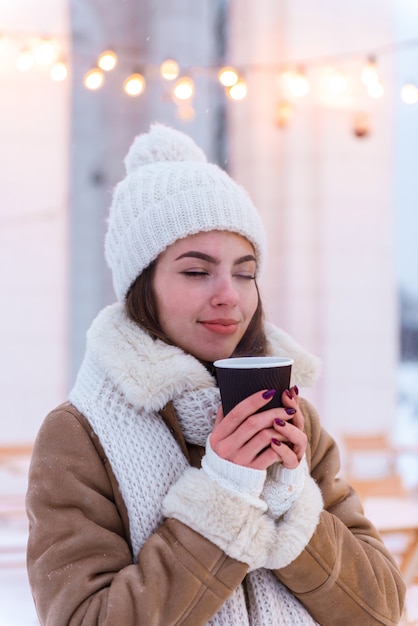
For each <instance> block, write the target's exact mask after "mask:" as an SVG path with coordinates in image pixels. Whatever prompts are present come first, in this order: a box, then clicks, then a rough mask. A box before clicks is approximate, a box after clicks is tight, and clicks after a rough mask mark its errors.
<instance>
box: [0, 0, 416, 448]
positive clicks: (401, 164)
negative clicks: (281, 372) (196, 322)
mask: <svg viewBox="0 0 418 626" xmlns="http://www.w3.org/2000/svg"><path fill="white" fill-rule="evenodd" d="M39 7H40V3H39V2H38V3H37V6H36V8H35V6H33V5H32V4H31V3H29V2H28V1H25V0H19V1H17V2H14V3H13V4H12V3H10V2H6V3H3V4H2V7H1V9H0V11H1V29H2V32H1V39H0V42H1V56H0V81H1V93H2V97H1V101H0V112H1V124H0V138H1V141H0V159H1V170H0V181H1V214H0V219H1V223H0V226H1V231H0V267H1V270H0V272H1V298H2V324H1V327H0V340H1V357H0V358H1V361H0V367H1V377H0V385H1V398H2V423H3V425H4V426H3V429H2V435H1V439H2V440H3V441H5V442H16V441H25V442H31V441H32V440H33V438H34V436H35V433H36V431H37V429H38V427H39V425H40V423H41V421H42V419H43V417H44V415H45V414H46V412H47V411H48V410H49V409H50V408H52V407H53V406H54V405H56V404H57V403H59V402H60V401H61V400H63V399H65V398H66V395H67V393H68V390H69V388H70V387H71V385H72V383H73V381H74V377H75V375H76V371H77V368H78V366H79V364H80V361H81V358H82V354H83V350H84V344H85V333H86V329H87V328H88V326H89V325H90V323H91V321H92V319H93V318H94V317H95V315H96V314H97V312H98V311H99V310H100V308H101V307H102V306H103V305H105V304H106V303H108V302H111V301H112V299H113V291H112V287H111V280H110V275H109V272H108V269H107V267H106V266H105V263H104V260H103V235H104V232H105V228H106V216H107V212H108V207H109V204H110V199H111V192H112V189H113V187H114V185H115V183H116V182H117V181H118V180H119V179H120V178H121V176H122V175H123V164H122V159H123V157H124V156H125V154H126V152H127V150H128V148H129V145H130V143H131V141H132V139H133V137H134V135H136V134H137V133H139V132H143V131H146V130H147V128H148V127H149V124H150V123H151V122H153V121H159V122H163V123H167V124H170V125H173V126H175V127H177V128H179V129H181V130H184V131H186V132H187V133H190V135H192V136H193V137H194V138H195V139H196V141H197V142H198V143H199V144H200V145H201V146H202V147H203V148H204V149H205V150H206V151H207V153H208V155H209V158H210V159H211V160H214V161H217V162H218V163H219V164H220V165H221V166H222V167H225V168H226V169H227V170H228V171H229V172H230V173H231V175H232V176H233V177H235V178H236V179H237V180H239V181H240V182H241V183H242V184H243V185H244V186H245V187H246V188H247V189H248V190H249V192H250V194H251V195H252V197H253V198H254V200H255V202H256V204H257V206H258V207H259V210H260V212H261V214H262V216H263V219H264V222H265V224H266V226H267V231H268V239H269V254H270V262H269V266H268V269H267V271H266V272H265V275H264V277H263V280H262V293H263V297H264V300H265V303H266V309H267V312H268V316H269V317H270V319H272V320H273V321H274V322H275V323H277V324H279V325H280V326H282V327H283V328H285V329H286V330H287V331H288V332H290V333H291V334H292V335H294V336H295V337H296V338H297V339H298V340H299V341H300V342H301V343H302V344H304V345H305V346H306V347H308V348H309V349H310V350H312V351H313V352H315V353H316V354H318V355H319V356H320V357H321V359H322V361H323V374H322V377H321V380H320V382H319V384H318V385H317V386H316V388H315V389H313V390H306V391H305V390H304V392H305V395H308V397H310V398H311V399H312V400H314V401H315V403H316V404H317V406H318V408H319V409H320V412H321V414H322V418H323V420H324V423H325V424H326V426H327V427H328V428H329V429H331V430H332V431H333V432H334V434H335V435H336V436H337V437H338V434H339V431H340V430H341V429H342V428H347V427H348V426H350V428H353V429H360V430H361V429H368V428H374V427H376V425H393V424H394V421H395V420H396V413H397V403H398V399H399V393H398V392H399V382H398V378H399V364H400V359H401V357H405V358H408V359H410V360H411V359H412V360H416V359H417V340H416V332H417V322H416V318H417V316H416V306H417V305H416V302H417V299H418V278H417V276H416V267H417V252H416V250H417V248H418V246H417V237H418V224H417V222H418V217H417V197H418V193H417V188H416V175H415V171H414V164H415V163H416V156H417V155H416V152H417V150H418V148H417V141H416V138H417V131H418V123H417V118H418V115H417V111H418V108H417V107H418V104H416V99H417V91H416V86H415V83H417V81H418V75H417V72H416V58H417V55H418V40H417V36H418V6H417V4H416V2H412V1H408V0H398V1H395V0H383V2H381V3H379V9H378V11H377V9H376V4H375V2H371V1H370V2H368V1H366V2H364V1H362V2H357V1H356V2H353V3H350V5H347V6H339V9H338V12H336V11H335V10H334V8H335V7H333V5H332V3H330V2H327V1H326V0H322V1H321V2H318V3H315V5H312V3H309V2H306V1H303V0H299V1H298V2H286V1H284V0H283V1H281V2H277V1H275V2H272V1H269V0H261V1H260V2H257V3H256V4H254V3H252V2H249V1H248V0H241V1H240V2H238V1H236V0H229V1H228V0H206V1H202V2H199V3H196V2H192V0H190V1H185V0H183V1H182V2H180V1H177V2H176V1H172V2H164V1H162V0H153V1H152V2H137V1H136V0H129V1H125V2H123V3H117V4H116V3H114V2H110V0H72V1H71V2H64V1H60V2H57V1H56V0H54V2H52V0H42V7H43V10H42V11H41V10H40V8H39ZM371 25H373V27H371ZM41 44H42V45H41ZM49 44H52V46H53V52H52V54H51V50H50V48H48V45H49ZM106 50H107V51H112V52H113V53H115V55H116V66H115V68H114V69H112V70H108V71H105V70H101V71H100V73H99V74H98V75H97V76H95V75H94V74H93V75H92V74H91V73H90V74H89V75H88V76H87V74H88V72H89V71H90V70H91V69H92V68H94V67H96V68H97V67H98V63H99V56H100V55H101V53H103V52H104V51H106ZM42 55H43V56H42ZM168 59H172V60H174V61H176V63H177V64H178V71H175V72H174V74H173V73H172V76H168V74H167V71H168V72H169V71H170V68H168V70H167V68H166V73H165V78H164V77H162V75H161V71H162V68H163V66H162V64H163V62H164V61H167V60H168ZM58 62H59V63H61V65H57V63H58ZM414 64H415V65H414ZM225 65H229V66H232V67H233V68H235V69H236V71H237V74H238V78H239V81H238V84H237V85H235V86H234V87H233V88H232V89H229V88H228V87H223V86H222V85H220V82H219V78H218V71H219V70H220V69H221V68H222V67H224V66H225ZM60 68H61V71H62V72H63V74H59V72H60ZM365 71H366V72H367V71H368V72H369V74H368V76H369V78H368V81H369V82H367V76H366V77H365V73H364V72H365ZM51 72H52V76H53V78H55V80H53V79H52V78H51ZM54 72H55V73H54ZM171 72H173V69H172V68H171ZM133 74H134V75H139V79H138V76H136V79H137V82H136V83H131V84H130V88H131V90H132V89H135V88H137V89H138V91H139V92H140V93H139V95H128V94H127V92H126V91H127V90H129V86H128V87H127V86H126V83H125V81H126V79H127V78H128V77H129V76H131V75H133ZM177 74H178V75H177ZM97 77H98V80H99V83H98V84H99V86H97V84H96V85H94V80H95V79H96V80H97ZM141 77H142V78H141ZM134 78H135V76H134ZM169 78H170V80H169ZM171 78H173V79H172V80H171ZM183 79H184V82H183V83H182V84H181V83H180V86H179V81H180V80H183ZM87 80H90V88H88V87H87V86H86V81H87ZM101 80H103V84H100V81H101ZM138 80H139V82H138ZM141 81H143V82H142V83H141ZM92 84H93V86H92ZM406 84H409V92H405V85H406ZM138 85H139V87H138ZM175 88H176V89H180V92H177V93H178V95H177V97H175V96H173V90H174V89H175ZM188 88H191V90H192V94H191V95H190V97H188V96H187V93H186V94H185V91H187V89H188ZM181 89H183V93H181ZM234 89H235V95H234ZM240 89H241V92H240ZM402 89H404V91H403V92H402ZM138 91H137V92H134V93H138ZM401 94H402V97H403V98H404V99H402V97H401ZM405 94H406V95H405ZM242 96H243V97H242ZM241 97H242V99H240V98H241ZM408 97H409V104H407V103H406V102H405V99H406V100H407V99H408ZM414 139H415V141H414ZM400 294H402V297H400ZM411 312H412V313H411ZM402 324H404V326H403V327H402ZM401 339H402V341H401ZM405 341H406V344H405Z"/></svg>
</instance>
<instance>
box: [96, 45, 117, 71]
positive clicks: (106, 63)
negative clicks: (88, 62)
mask: <svg viewBox="0 0 418 626" xmlns="http://www.w3.org/2000/svg"><path fill="white" fill-rule="evenodd" d="M117 63H118V57H117V55H116V53H115V52H113V50H105V51H104V52H102V53H101V55H100V56H99V58H98V59H97V65H98V66H99V67H100V69H101V70H103V71H104V72H110V71H111V70H113V69H115V67H116V65H117Z"/></svg>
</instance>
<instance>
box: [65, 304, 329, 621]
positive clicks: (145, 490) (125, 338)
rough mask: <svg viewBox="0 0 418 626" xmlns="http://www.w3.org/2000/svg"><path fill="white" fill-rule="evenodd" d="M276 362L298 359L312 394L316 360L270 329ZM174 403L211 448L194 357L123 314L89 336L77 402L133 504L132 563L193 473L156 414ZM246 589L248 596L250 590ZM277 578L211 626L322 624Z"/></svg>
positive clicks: (213, 406)
mask: <svg viewBox="0 0 418 626" xmlns="http://www.w3.org/2000/svg"><path fill="white" fill-rule="evenodd" d="M266 330H267V336H268V342H269V353H270V354H274V355H277V356H280V355H283V356H291V357H292V358H293V359H294V366H293V377H294V378H293V381H292V382H294V383H296V384H298V385H302V386H303V385H308V384H310V383H311V382H312V380H313V379H314V377H315V375H316V371H317V361H316V359H315V358H314V357H312V356H311V355H309V354H307V353H306V352H305V351H304V350H303V349H302V348H301V347H300V346H299V345H298V344H297V343H296V342H294V341H293V340H292V339H291V338H290V337H289V336H288V335H287V334H286V333H283V331H281V330H279V329H277V328H275V327H273V326H271V325H268V326H267V329H266ZM170 400H172V401H173V404H174V407H175V409H176V413H177V415H178V419H179V422H180V425H181V428H182V431H183V434H184V436H185V439H186V441H188V442H189V443H194V444H198V445H202V446H203V445H205V442H206V439H207V437H208V435H209V434H210V432H211V430H212V426H213V420H214V417H215V414H216V410H217V408H218V406H219V391H218V389H217V388H216V386H215V381H214V379H213V377H212V376H211V375H210V374H209V372H208V371H207V370H206V368H205V367H203V365H202V364H201V363H199V362H198V361H197V360H196V359H195V358H194V357H192V356H190V355H188V354H185V353H184V352H183V351H182V350H180V349H179V348H176V347H173V346H168V345H166V344H164V343H163V342H160V341H158V340H157V341H154V340H153V339H151V338H150V337H149V336H148V335H147V334H146V333H144V332H143V331H142V330H141V329H139V328H138V327H137V326H136V325H135V324H133V323H132V322H131V321H130V320H128V319H127V318H126V316H125V314H124V312H123V309H122V307H121V306H120V305H118V304H115V305H112V306H110V307H107V308H105V309H104V310H103V311H102V312H101V313H100V314H99V316H98V317H97V318H96V320H95V321H94V322H93V325H92V327H91V328H90V330H89V333H88V339H87V350H86V355H85V358H84V361H83V364H82V366H81V369H80V372H79V375H78V377H77V381H76V384H75V387H74V388H73V390H72V392H71V394H70V401H71V402H72V403H73V404H74V405H75V406H76V407H77V409H78V410H79V411H80V412H81V413H83V414H84V415H85V416H86V418H87V419H88V420H89V422H90V423H91V425H92V427H93V429H94V431H95V432H96V434H97V435H98V437H99V439H100V442H101V444H102V446H103V448H104V451H105V453H106V455H107V457H108V459H109V461H110V463H111V466H112V469H113V472H114V474H115V476H116V478H117V480H118V484H119V488H120V491H121V493H122V496H123V499H124V501H125V504H126V507H127V511H128V516H129V523H130V530H131V541H132V547H133V554H134V560H135V555H137V554H138V552H139V550H140V549H141V547H142V545H143V544H144V543H145V541H146V540H147V539H148V537H149V536H150V535H151V534H152V533H153V532H155V530H156V529H157V528H158V526H159V525H160V524H161V523H162V522H163V515H162V513H161V503H162V500H163V499H164V497H165V495H166V494H167V492H168V490H169V488H170V487H171V485H173V484H174V483H175V482H176V481H177V480H178V479H179V478H180V476H181V475H182V474H183V473H184V471H185V470H186V468H187V467H188V463H187V460H186V458H185V457H184V455H183V453H182V452H181V450H180V448H179V446H178V444H177V443H176V441H175V440H174V439H173V437H172V436H171V434H170V432H169V431H168V428H167V426H166V425H165V423H164V422H163V420H162V419H161V417H160V415H159V414H158V411H159V410H160V409H162V408H163V407H164V406H165V405H166V404H167V402H169V401H170ZM244 586H245V590H244ZM315 623H316V622H315V621H314V620H313V619H312V618H311V616H310V615H309V614H308V613H307V611H306V610H305V608H304V607H303V606H302V605H301V604H300V602H299V601H298V600H297V599H296V598H295V597H294V596H293V595H292V594H291V593H290V592H289V591H288V589H287V588H286V587H285V586H284V585H282V584H281V583H280V582H279V581H278V580H277V578H276V576H274V574H273V573H272V572H271V571H269V570H266V569H258V570H255V571H253V572H250V573H249V574H247V576H246V578H245V580H244V583H243V584H242V585H240V586H239V587H238V588H237V589H235V590H234V592H233V593H232V595H231V596H230V597H229V598H228V599H227V600H226V602H225V603H224V604H223V606H222V607H221V608H220V609H219V611H218V612H217V613H216V614H215V615H214V616H213V617H212V618H211V620H210V621H209V622H208V624H210V625H213V626H225V625H228V626H246V625H248V626H250V625H251V626H299V625H302V624H315Z"/></svg>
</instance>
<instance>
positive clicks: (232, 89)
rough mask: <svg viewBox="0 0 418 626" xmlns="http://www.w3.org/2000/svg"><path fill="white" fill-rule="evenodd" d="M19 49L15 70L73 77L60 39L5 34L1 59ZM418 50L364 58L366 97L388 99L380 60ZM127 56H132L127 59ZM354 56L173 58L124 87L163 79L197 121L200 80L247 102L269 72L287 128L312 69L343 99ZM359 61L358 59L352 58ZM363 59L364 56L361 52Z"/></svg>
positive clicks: (108, 56) (94, 74)
mask: <svg viewBox="0 0 418 626" xmlns="http://www.w3.org/2000/svg"><path fill="white" fill-rule="evenodd" d="M8 43H9V44H10V43H14V44H17V45H15V59H14V63H15V67H16V69H17V70H18V71H19V72H21V73H23V74H25V73H29V72H32V71H36V70H39V69H42V70H45V71H48V72H49V76H50V78H51V80H53V81H57V82H61V81H65V80H66V79H67V78H68V75H69V65H68V62H67V61H66V60H65V58H64V57H63V52H62V49H61V46H60V42H59V39H58V38H54V37H37V36H29V35H25V36H22V35H17V34H7V33H5V34H3V35H2V34H0V60H1V58H2V56H3V55H5V54H7V52H8V54H7V56H8V58H10V50H9V51H7V44H8ZM406 47H409V48H410V47H418V40H410V41H406V42H401V43H398V44H391V45H390V46H386V47H384V48H382V49H380V51H378V52H377V53H366V54H364V55H363V56H362V62H361V64H360V66H359V70H358V73H359V76H358V79H359V81H360V82H361V84H362V85H363V87H364V90H365V92H366V94H367V95H368V96H369V97H370V98H372V99H379V98H382V97H383V96H384V94H385V85H384V82H383V80H382V77H381V74H380V71H379V64H378V61H379V55H383V54H387V53H394V52H397V51H399V50H400V49H402V48H406ZM125 56H126V55H125ZM347 56H349V55H340V57H338V56H335V57H329V58H327V59H323V60H321V59H316V60H307V61H305V62H304V63H297V64H292V63H286V64H285V65H277V64H270V65H268V66H267V65H264V66H263V67H262V68H261V67H260V66H258V65H255V66H246V67H245V68H238V67H232V66H220V67H202V66H194V67H188V68H184V69H182V68H181V67H180V65H179V63H178V62H177V61H176V60H175V59H173V58H167V59H164V60H163V61H162V62H161V64H160V65H152V66H151V65H146V66H144V67H143V69H142V71H133V72H131V73H127V74H126V76H125V77H124V79H123V81H122V83H121V88H122V89H123V91H124V92H125V94H126V95H127V96H128V97H130V98H138V97H140V96H142V95H143V94H144V93H145V91H146V89H147V80H149V76H155V75H158V76H159V77H160V78H161V80H162V81H164V82H166V83H167V84H169V85H170V95H171V98H172V100H173V101H174V102H175V103H176V104H177V106H178V111H179V116H180V117H182V118H183V119H191V118H193V117H194V114H195V113H194V108H193V99H194V97H195V92H196V86H195V82H196V80H195V79H196V76H201V75H206V76H210V77H211V78H213V79H215V80H216V81H218V82H219V84H220V85H221V86H222V87H223V89H224V91H225V94H226V97H227V98H228V99H229V100H231V101H240V100H244V99H245V98H246V97H247V96H248V95H250V90H249V86H248V83H247V80H246V75H248V74H249V73H250V72H251V71H255V70H257V69H264V70H266V69H268V70H269V71H271V72H273V73H274V74H276V76H277V79H280V81H281V84H282V86H283V88H284V91H285V92H286V93H287V94H288V95H289V98H288V99H286V98H284V99H282V100H281V102H279V104H278V109H277V120H276V121H277V123H278V124H279V125H281V126H286V125H287V123H288V122H289V120H290V118H291V117H292V113H293V105H292V102H291V99H296V100H297V99H303V98H304V97H306V96H307V95H308V94H309V92H310V88H311V85H310V80H309V75H308V74H309V72H308V70H309V69H312V67H315V66H316V67H318V66H321V64H322V65H323V67H324V68H325V67H326V70H327V88H328V89H329V91H330V92H331V93H332V94H343V93H344V92H345V91H346V90H347V89H348V85H349V76H348V74H347V71H346V70H344V68H343V63H342V61H343V60H344V57H347ZM351 56H354V55H351ZM356 56H359V53H356ZM123 57H124V54H123V51H122V52H121V53H120V54H119V55H118V54H117V52H116V51H115V50H113V49H106V50H103V51H102V52H101V53H100V54H99V55H98V56H97V59H96V61H95V63H94V64H93V65H92V66H91V67H90V68H89V69H88V70H87V71H86V73H85V75H84V77H83V84H84V87H85V88H86V89H87V90H90V91H98V90H100V89H101V88H102V87H103V85H104V84H105V82H106V80H107V75H109V74H111V73H112V72H113V71H114V70H115V68H116V67H117V66H118V64H119V63H120V60H121V59H122V60H123V61H124V63H123V64H124V65H125V64H126V59H124V58H123ZM399 95H400V98H401V99H402V101H403V102H404V103H406V104H409V105H413V104H417V103H418V80H417V81H413V80H407V81H404V82H403V84H402V85H401V87H400V94H399Z"/></svg>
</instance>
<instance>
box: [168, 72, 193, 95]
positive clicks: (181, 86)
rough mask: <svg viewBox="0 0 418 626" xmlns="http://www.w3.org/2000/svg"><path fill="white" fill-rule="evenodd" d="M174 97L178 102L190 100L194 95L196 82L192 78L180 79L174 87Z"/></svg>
mask: <svg viewBox="0 0 418 626" xmlns="http://www.w3.org/2000/svg"><path fill="white" fill-rule="evenodd" d="M173 94H174V97H175V98H177V100H190V98H192V97H193V94H194V82H193V81H192V79H191V78H188V77H184V78H180V79H179V80H178V81H177V82H176V84H175V85H174V90H173Z"/></svg>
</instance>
